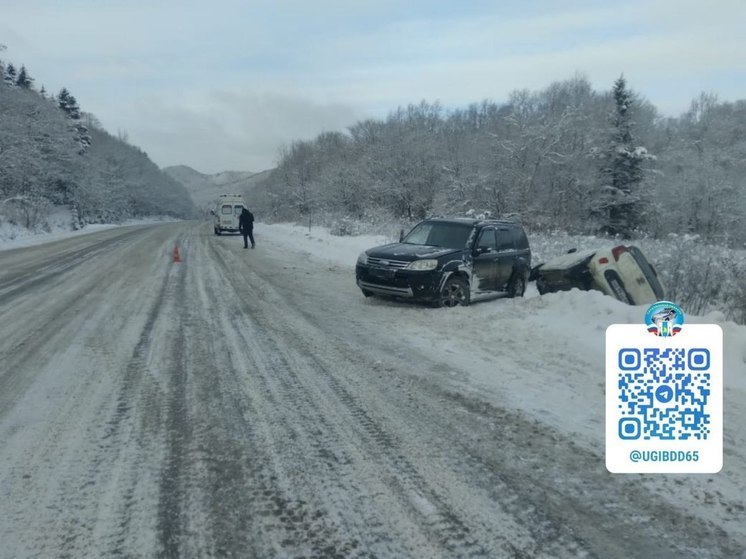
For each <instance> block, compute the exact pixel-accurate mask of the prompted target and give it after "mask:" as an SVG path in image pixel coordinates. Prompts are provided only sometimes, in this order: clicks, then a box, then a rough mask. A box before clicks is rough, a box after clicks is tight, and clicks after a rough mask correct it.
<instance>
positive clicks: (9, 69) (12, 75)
mask: <svg viewBox="0 0 746 559" xmlns="http://www.w3.org/2000/svg"><path fill="white" fill-rule="evenodd" d="M15 84H16V69H15V66H13V64H11V63H10V62H8V65H7V66H6V67H5V85H7V86H8V87H13V86H14V85H15Z"/></svg>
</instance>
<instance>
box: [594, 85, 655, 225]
mask: <svg viewBox="0 0 746 559" xmlns="http://www.w3.org/2000/svg"><path fill="white" fill-rule="evenodd" d="M612 94H613V97H614V110H613V111H612V114H611V119H610V120H611V133H610V137H609V141H608V143H607V145H606V147H605V148H604V149H603V150H600V151H597V152H596V154H597V155H598V156H599V157H600V159H601V167H600V175H601V189H600V195H599V196H597V197H596V198H595V200H594V203H593V207H592V210H593V211H594V213H596V214H597V215H598V216H599V217H600V220H601V223H600V225H601V230H602V231H603V232H604V233H607V234H610V235H620V236H622V237H624V238H629V237H630V236H631V235H632V233H633V232H634V231H636V230H639V229H640V228H641V226H642V224H643V218H644V206H645V204H644V200H643V196H642V193H641V189H640V183H641V182H642V179H643V173H644V170H643V166H642V164H643V162H644V161H646V160H648V159H653V156H651V155H650V154H649V153H648V152H647V150H646V149H645V148H644V147H642V146H635V139H634V137H633V135H632V128H633V126H634V122H633V120H632V112H633V111H632V109H633V107H634V104H635V101H634V96H633V94H632V93H631V92H630V91H629V90H628V89H627V83H626V81H625V79H624V76H620V77H619V79H617V80H616V82H614V89H613V91H612Z"/></svg>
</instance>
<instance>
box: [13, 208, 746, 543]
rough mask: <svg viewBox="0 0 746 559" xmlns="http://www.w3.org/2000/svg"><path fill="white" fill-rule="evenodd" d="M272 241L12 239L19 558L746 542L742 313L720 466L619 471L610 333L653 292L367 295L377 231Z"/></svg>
mask: <svg viewBox="0 0 746 559" xmlns="http://www.w3.org/2000/svg"><path fill="white" fill-rule="evenodd" d="M256 240H257V249H256V250H243V248H242V242H241V240H240V237H231V236H221V237H216V236H214V235H212V232H211V229H210V227H209V225H208V224H206V223H197V222H191V223H189V222H186V223H172V224H162V225H152V226H136V227H125V228H116V229H110V230H106V231H100V232H97V233H95V234H91V235H85V236H83V237H76V238H71V239H64V240H57V241H55V242H53V243H49V244H45V245H38V246H33V247H27V248H23V249H15V250H7V251H3V252H0V362H1V363H2V368H1V369H0V441H2V446H0V541H2V542H3V544H2V546H0V556H2V557H36V556H156V555H157V556H169V557H212V556H239V557H241V556H244V557H296V556H305V557H357V556H366V557H368V556H376V557H461V556H470V557H546V558H550V557H604V558H606V557H651V556H655V557H726V556H733V555H737V554H738V553H740V552H741V550H742V549H743V547H744V546H745V545H746V528H745V526H746V515H745V514H744V501H745V500H746V499H745V497H746V496H745V495H744V487H745V486H746V476H745V475H744V469H743V466H742V464H743V463H744V458H746V457H745V456H744V450H743V449H744V447H745V443H746V433H745V432H744V427H743V426H744V425H745V424H746V423H744V420H745V419H746V409H745V408H744V403H743V402H745V401H746V398H744V396H745V394H744V392H746V386H745V384H746V373H745V370H746V365H744V360H745V359H744V351H746V349H745V348H746V331H745V330H744V328H743V327H739V326H736V325H733V324H728V323H722V325H723V326H724V330H725V332H726V338H725V343H726V352H727V356H726V375H727V376H726V397H725V398H726V401H725V410H726V417H725V420H726V431H725V433H726V435H725V437H726V440H725V453H726V456H725V467H724V469H723V471H722V472H721V473H719V474H716V475H710V476H618V475H617V476H614V475H611V474H609V473H608V472H606V470H605V467H604V457H603V402H604V399H603V374H604V373H603V336H604V331H605V329H606V326H608V325H609V324H611V323H618V322H639V321H640V320H641V315H640V313H644V309H641V308H635V307H626V306H624V305H622V304H620V303H618V302H616V301H614V300H611V299H610V298H608V297H603V296H602V295H600V294H597V293H579V292H570V293H561V294H553V295H546V296H543V297H539V296H537V295H536V294H535V292H532V293H529V294H528V296H527V297H526V298H525V299H516V300H507V299H496V300H491V301H486V302H482V303H478V304H474V305H472V306H471V307H468V308H458V309H453V310H444V309H429V308H425V307H422V306H418V305H404V304H399V303H394V302H391V301H386V300H381V299H376V298H373V299H365V298H363V297H362V295H361V294H360V292H359V290H358V289H357V287H356V286H355V284H354V262H355V258H356V257H357V254H358V252H359V251H360V250H361V249H363V248H367V247H369V246H371V245H372V244H379V242H382V239H380V238H355V239H339V238H334V237H331V236H329V235H327V234H325V233H324V232H323V231H315V232H311V233H308V232H307V231H304V230H302V229H299V228H294V227H292V226H288V225H273V226H264V225H262V224H257V228H256ZM175 245H177V246H178V247H179V249H180V254H181V257H182V262H174V261H173V258H172V253H173V248H174V246H175ZM690 320H692V321H697V320H700V321H716V322H717V321H718V320H719V317H717V316H710V317H690Z"/></svg>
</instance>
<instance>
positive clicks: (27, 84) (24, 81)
mask: <svg viewBox="0 0 746 559" xmlns="http://www.w3.org/2000/svg"><path fill="white" fill-rule="evenodd" d="M33 83H34V80H33V78H32V77H31V76H29V75H28V72H27V71H26V66H21V71H20V72H19V73H18V78H17V79H16V85H17V86H18V87H20V88H22V89H31V85H32V84H33Z"/></svg>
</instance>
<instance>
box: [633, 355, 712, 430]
mask: <svg viewBox="0 0 746 559" xmlns="http://www.w3.org/2000/svg"><path fill="white" fill-rule="evenodd" d="M709 369H710V352H709V350H707V349H705V348H691V349H684V348H666V349H660V348H630V347H628V348H622V349H620V350H619V377H618V378H619V384H618V386H619V393H618V394H619V404H618V405H619V409H620V412H621V415H622V420H621V422H620V436H621V437H622V438H624V439H641V438H642V439H661V440H688V439H699V440H706V439H707V436H708V435H709V434H710V414H709V413H708V406H707V403H708V398H709V396H710V393H711V379H710V372H709ZM622 427H623V428H622Z"/></svg>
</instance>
